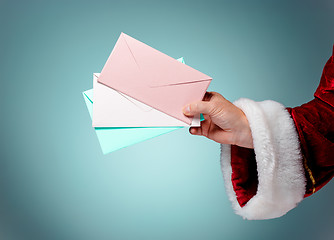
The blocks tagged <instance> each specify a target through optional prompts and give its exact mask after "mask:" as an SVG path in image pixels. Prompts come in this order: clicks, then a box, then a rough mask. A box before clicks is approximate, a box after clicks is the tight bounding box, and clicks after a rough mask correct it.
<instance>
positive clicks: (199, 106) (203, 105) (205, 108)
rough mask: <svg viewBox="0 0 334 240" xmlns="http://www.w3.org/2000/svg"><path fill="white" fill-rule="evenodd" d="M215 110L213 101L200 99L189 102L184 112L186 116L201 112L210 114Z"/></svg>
mask: <svg viewBox="0 0 334 240" xmlns="http://www.w3.org/2000/svg"><path fill="white" fill-rule="evenodd" d="M213 110H214V104H213V103H212V102H206V101H200V102H196V103H191V104H188V105H187V106H186V107H185V108H184V109H183V113H184V115H186V116H194V115H196V114H200V113H202V114H207V115H210V113H211V112H212V111H213Z"/></svg>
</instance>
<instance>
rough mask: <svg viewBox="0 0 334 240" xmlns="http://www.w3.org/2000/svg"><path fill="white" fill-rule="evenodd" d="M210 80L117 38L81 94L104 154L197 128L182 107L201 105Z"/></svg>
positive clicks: (197, 122)
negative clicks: (161, 136) (90, 84)
mask: <svg viewBox="0 0 334 240" xmlns="http://www.w3.org/2000/svg"><path fill="white" fill-rule="evenodd" d="M211 80H212V78H211V77H209V76H207V75H205V74H203V73H201V72H199V71H197V70H195V69H193V68H191V67H189V66H187V65H186V64H185V63H184V60H183V58H180V59H177V60H175V59H173V58H171V57H169V56H167V55H166V54H164V53H161V52H159V51H158V50H156V49H154V48H152V47H150V46H148V45H146V44H144V43H142V42H140V41H138V40H136V39H134V38H132V37H130V36H128V35H126V34H124V33H121V35H120V37H119V38H118V40H117V42H116V45H115V47H114V49H113V51H112V52H111V54H110V56H109V58H108V60H107V62H106V64H105V65H104V67H103V69H102V72H101V73H94V74H93V89H90V90H87V91H85V92H83V96H84V99H85V102H86V105H87V108H88V111H89V114H90V116H91V118H92V122H93V127H94V128H95V130H96V134H97V137H98V139H99V142H100V145H101V148H102V151H103V153H104V154H107V153H110V152H112V151H115V150H118V149H120V148H123V147H127V146H130V145H132V144H135V143H138V142H141V141H144V140H147V139H150V138H153V137H156V136H159V135H161V134H164V133H168V132H171V131H174V130H176V129H179V128H182V127H186V126H188V127H189V126H200V117H199V116H195V117H193V118H189V117H186V116H185V115H184V114H183V112H182V109H183V107H184V106H185V105H187V104H189V103H191V102H195V101H200V100H202V98H203V96H204V94H205V92H206V90H207V88H208V86H209V84H210V82H211Z"/></svg>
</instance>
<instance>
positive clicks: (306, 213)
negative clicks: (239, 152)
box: [0, 0, 334, 240]
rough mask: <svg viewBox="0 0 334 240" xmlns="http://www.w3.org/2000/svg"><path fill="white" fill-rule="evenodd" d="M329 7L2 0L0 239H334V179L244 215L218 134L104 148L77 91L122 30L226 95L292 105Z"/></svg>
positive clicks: (329, 21)
mask: <svg viewBox="0 0 334 240" xmlns="http://www.w3.org/2000/svg"><path fill="white" fill-rule="evenodd" d="M28 2H29V3H28ZM333 13H334V2H333V1H330V0H328V1H243V2H241V1H226V2H224V1H208V0H206V1H203V0H201V1H180V0H179V1H171V0H169V1H132V2H131V1H91V2H88V1H54V3H52V2H51V1H50V2H48V3H47V1H21V2H20V1H11V0H0V30H1V33H0V34H1V38H0V43H1V44H0V72H1V77H0V78H1V87H0V91H1V102H0V106H1V113H0V116H1V117H0V123H1V124H0V133H1V150H0V159H1V161H0V190H1V193H0V211H1V212H0V233H1V235H0V239H4V240H8V239H13V240H21V239H22V240H23V239H24V240H26V239H29V240H30V239H31V240H40V239H43V240H44V239H48V240H77V239H78V240H91V239H98V240H106V239H131V240H132V239H136V240H138V239H192V240H195V239H210V240H211V239H322V240H326V239H328V240H329V239H333V236H334V228H333V226H334V205H333V202H334V183H333V182H331V183H330V184H328V185H327V186H325V187H324V188H323V189H322V190H321V191H320V192H318V193H317V194H315V195H314V196H311V197H309V198H307V199H305V200H304V201H303V202H302V203H301V204H300V205H299V206H298V207H297V208H296V209H294V210H292V211H291V212H289V213H288V214H287V215H285V216H283V217H281V218H278V219H274V220H268V221H245V220H243V219H242V218H241V217H239V216H237V215H235V214H234V213H233V210H232V208H231V205H230V203H229V201H228V199H227V196H226V193H225V190H224V185H223V180H222V174H221V172H220V165H219V154H220V152H219V144H217V143H214V142H211V141H209V140H207V139H204V138H201V137H196V136H191V135H190V134H188V132H187V129H182V130H178V131H175V132H172V133H169V134H166V135H163V136H160V137H157V138H155V139H151V140H149V141H146V142H143V143H140V144H137V145H134V146H132V147H129V148H126V149H122V150H120V151H117V152H114V153H112V154H109V155H107V156H103V155H102V153H101V150H100V147H99V143H98V141H97V138H96V136H95V132H94V131H93V130H92V128H91V125H90V124H91V121H90V117H89V114H88V111H87V109H86V106H85V103H84V100H83V98H82V95H81V92H82V91H84V90H87V89H89V88H91V87H92V73H93V72H99V71H101V69H102V67H103V65H104V63H105V61H106V60H107V57H108V56H109V54H110V52H111V50H112V48H113V46H114V44H115V42H116V40H117V38H118V36H119V34H120V32H121V31H123V32H125V33H127V34H129V35H131V36H133V37H135V38H137V39H139V40H141V41H143V42H145V43H147V44H149V45H151V46H152V47H154V48H157V49H158V50H160V51H162V52H164V53H166V54H168V55H170V56H172V57H174V58H178V57H181V56H183V57H185V60H186V62H187V64H188V65H190V66H192V67H194V68H197V69H199V70H200V71H202V72H204V73H206V74H208V75H210V76H212V77H213V78H214V80H213V81H212V84H211V85H210V88H209V90H211V91H217V92H220V93H222V94H223V95H224V96H225V97H226V98H227V99H229V100H231V101H234V100H236V99H238V98H240V97H248V98H252V99H255V100H258V101H260V100H265V99H273V100H276V101H279V102H281V103H283V104H285V105H286V106H297V105H300V104H302V103H304V102H307V101H309V100H311V99H312V98H313V93H314V91H315V89H316V87H317V85H318V83H319V79H320V76H321V72H322V68H323V66H324V64H325V62H326V61H327V59H328V58H329V57H330V55H331V51H332V46H333V43H334V14H333Z"/></svg>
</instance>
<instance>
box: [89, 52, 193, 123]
mask: <svg viewBox="0 0 334 240" xmlns="http://www.w3.org/2000/svg"><path fill="white" fill-rule="evenodd" d="M178 61H180V62H182V63H184V59H183V58H179V59H178ZM99 75H100V74H99V73H94V74H93V87H94V88H93V89H94V96H95V97H94V103H93V127H175V126H189V125H188V124H187V123H185V122H183V121H180V120H178V119H176V118H174V117H171V116H170V115H168V114H166V113H163V112H161V111H158V110H156V109H155V108H152V107H150V106H148V105H146V104H144V103H142V102H140V101H137V100H136V99H134V98H132V97H130V96H127V95H125V94H123V93H121V92H119V91H117V90H114V89H112V88H110V87H107V86H105V85H103V84H101V83H99V82H98V81H97V79H98V77H99ZM191 126H193V127H199V126H200V116H199V115H198V116H196V117H194V118H193V120H192V124H191Z"/></svg>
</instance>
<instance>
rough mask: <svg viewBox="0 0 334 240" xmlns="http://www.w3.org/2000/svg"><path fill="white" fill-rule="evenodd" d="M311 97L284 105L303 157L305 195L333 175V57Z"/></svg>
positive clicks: (322, 184) (312, 191) (308, 194)
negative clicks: (293, 106) (312, 98)
mask: <svg viewBox="0 0 334 240" xmlns="http://www.w3.org/2000/svg"><path fill="white" fill-rule="evenodd" d="M333 55H334V47H333ZM314 97H315V99H314V100H312V101H310V102H308V103H306V104H303V105H302V106H300V107H295V108H288V111H289V113H290V114H291V116H292V118H293V120H294V122H295V125H296V129H297V132H298V135H299V141H300V145H301V150H302V154H303V158H304V159H303V161H304V168H305V174H306V179H307V185H306V193H305V197H307V196H310V195H311V194H313V193H314V192H316V191H318V190H319V189H321V188H322V187H323V186H324V185H325V184H326V183H328V182H329V181H330V180H331V179H332V178H333V176H334V56H332V57H331V58H330V59H329V60H328V62H327V63H326V65H325V67H324V70H323V73H322V76H321V80H320V84H319V87H318V88H317V90H316V92H315V94H314Z"/></svg>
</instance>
